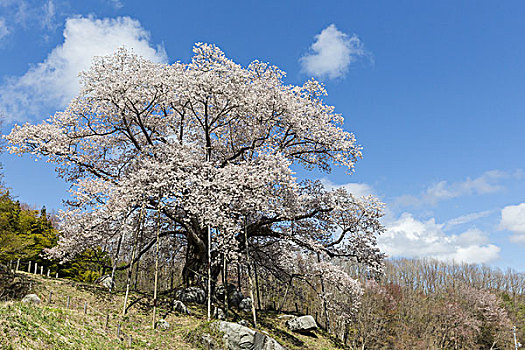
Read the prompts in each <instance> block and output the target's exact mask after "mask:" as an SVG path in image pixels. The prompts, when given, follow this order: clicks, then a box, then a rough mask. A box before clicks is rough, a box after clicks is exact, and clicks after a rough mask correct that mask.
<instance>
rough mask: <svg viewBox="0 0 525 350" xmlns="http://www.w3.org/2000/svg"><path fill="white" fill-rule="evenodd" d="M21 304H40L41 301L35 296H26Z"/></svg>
mask: <svg viewBox="0 0 525 350" xmlns="http://www.w3.org/2000/svg"><path fill="white" fill-rule="evenodd" d="M22 302H23V303H30V304H40V303H41V302H42V300H40V298H39V297H38V295H36V294H28V295H26V296H25V297H24V298H23V299H22Z"/></svg>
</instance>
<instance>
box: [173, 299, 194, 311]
mask: <svg viewBox="0 0 525 350" xmlns="http://www.w3.org/2000/svg"><path fill="white" fill-rule="evenodd" d="M173 309H174V310H175V311H177V312H180V313H181V314H185V315H189V314H190V311H189V310H188V307H187V306H186V305H184V303H183V302H182V301H180V300H176V301H175V303H173Z"/></svg>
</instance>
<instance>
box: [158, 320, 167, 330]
mask: <svg viewBox="0 0 525 350" xmlns="http://www.w3.org/2000/svg"><path fill="white" fill-rule="evenodd" d="M157 328H160V329H169V328H170V324H169V322H168V321H166V320H165V319H163V318H161V319H160V320H158V321H157Z"/></svg>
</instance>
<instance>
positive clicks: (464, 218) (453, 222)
mask: <svg viewBox="0 0 525 350" xmlns="http://www.w3.org/2000/svg"><path fill="white" fill-rule="evenodd" d="M492 213H493V211H492V210H485V211H480V212H477V213H470V214H466V215H461V216H458V217H456V218H453V219H450V220H448V221H447V222H446V224H445V229H449V228H451V227H453V226H457V225H463V224H468V223H469V222H472V221H475V220H478V219H481V218H484V217H486V216H489V215H490V214H492Z"/></svg>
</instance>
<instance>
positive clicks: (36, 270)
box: [35, 261, 38, 275]
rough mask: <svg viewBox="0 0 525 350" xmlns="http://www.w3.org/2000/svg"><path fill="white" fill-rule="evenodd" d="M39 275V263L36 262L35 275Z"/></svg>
mask: <svg viewBox="0 0 525 350" xmlns="http://www.w3.org/2000/svg"><path fill="white" fill-rule="evenodd" d="M37 274H38V263H37V262H36V261H35V275H37Z"/></svg>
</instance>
